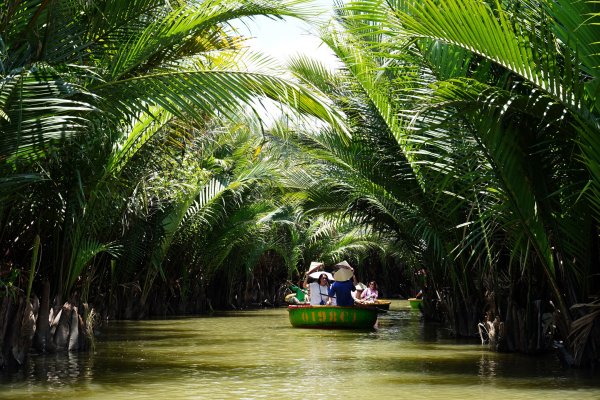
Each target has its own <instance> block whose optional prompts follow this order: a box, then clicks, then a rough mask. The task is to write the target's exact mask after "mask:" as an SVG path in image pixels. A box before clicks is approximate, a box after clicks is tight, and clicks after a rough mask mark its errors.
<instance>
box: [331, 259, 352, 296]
mask: <svg viewBox="0 0 600 400" xmlns="http://www.w3.org/2000/svg"><path fill="white" fill-rule="evenodd" d="M335 266H336V267H338V270H337V271H335V274H333V279H334V282H333V284H332V285H331V287H330V288H329V302H328V304H331V301H332V300H331V299H332V298H333V297H335V299H336V301H337V305H338V306H353V305H354V297H353V296H352V292H354V291H355V290H356V288H355V284H356V282H355V280H356V278H355V277H354V268H352V267H351V266H350V264H348V262H347V261H342V262H340V263H337V264H336V265H335Z"/></svg>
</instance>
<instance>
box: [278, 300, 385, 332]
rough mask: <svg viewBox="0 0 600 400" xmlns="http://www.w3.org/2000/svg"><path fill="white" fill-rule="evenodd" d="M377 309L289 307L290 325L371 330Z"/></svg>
mask: <svg viewBox="0 0 600 400" xmlns="http://www.w3.org/2000/svg"><path fill="white" fill-rule="evenodd" d="M377 313H378V310H377V308H372V307H362V306H358V305H356V306H352V307H338V306H311V305H308V304H307V305H290V306H288V314H289V317H290V323H291V324H292V326H294V327H297V328H320V329H373V326H374V325H375V322H377Z"/></svg>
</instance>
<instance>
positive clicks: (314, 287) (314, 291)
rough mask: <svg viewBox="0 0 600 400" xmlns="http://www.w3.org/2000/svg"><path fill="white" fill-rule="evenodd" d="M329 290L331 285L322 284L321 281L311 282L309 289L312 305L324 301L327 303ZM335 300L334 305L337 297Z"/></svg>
mask: <svg viewBox="0 0 600 400" xmlns="http://www.w3.org/2000/svg"><path fill="white" fill-rule="evenodd" d="M328 290H329V285H325V286H321V285H319V282H311V283H310V284H309V285H308V291H309V292H310V305H311V306H318V305H320V304H321V301H323V304H326V303H327V299H329V297H328V296H327V291H328ZM332 300H333V303H332V304H333V305H335V298H334V299H332Z"/></svg>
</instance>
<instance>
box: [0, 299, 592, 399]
mask: <svg viewBox="0 0 600 400" xmlns="http://www.w3.org/2000/svg"><path fill="white" fill-rule="evenodd" d="M361 397H371V398H377V399H378V400H381V399H403V400H410V399H420V400H425V399H427V400H429V399H444V400H447V399H485V400H493V399H503V400H507V399H544V400H553V399H556V400H563V399H577V400H584V399H600V376H599V374H598V372H590V371H578V370H569V369H563V368H562V367H561V365H560V364H559V362H558V360H557V358H556V357H555V356H553V355H549V356H544V357H527V356H523V355H515V354H499V353H493V352H490V351H488V350H487V349H486V348H485V347H482V346H481V344H480V343H479V342H478V340H470V341H464V340H463V341H456V340H454V339H451V338H449V337H448V335H447V332H446V330H445V329H443V328H442V327H437V326H433V325H429V324H428V325H425V324H423V322H422V321H421V319H420V314H419V312H418V311H412V310H410V309H409V307H408V303H407V302H406V301H394V302H393V303H392V306H391V308H390V311H389V312H388V313H386V314H381V317H380V319H379V329H378V330H374V331H370V332H353V331H334V330H312V329H298V328H292V326H291V325H290V323H289V320H288V316H287V310H286V309H285V308H279V309H267V310H256V311H242V312H227V313H222V314H218V315H216V316H212V317H188V318H177V319H169V320H152V321H118V322H111V323H109V324H108V325H107V326H103V327H102V328H101V329H100V332H99V335H98V337H97V343H96V348H95V350H94V351H92V352H89V353H85V354H79V353H78V354H62V355H52V356H32V357H31V358H30V360H29V363H28V364H27V366H26V367H25V368H22V369H21V370H20V371H18V372H16V373H10V374H7V373H3V374H0V399H39V400H41V399H110V400H119V399H128V400H133V399H170V400H174V399H295V398H300V399H332V398H334V399H350V398H361Z"/></svg>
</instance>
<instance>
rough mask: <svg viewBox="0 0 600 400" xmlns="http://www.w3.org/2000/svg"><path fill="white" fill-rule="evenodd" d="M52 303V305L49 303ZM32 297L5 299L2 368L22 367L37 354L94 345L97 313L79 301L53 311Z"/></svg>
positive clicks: (0, 313)
mask: <svg viewBox="0 0 600 400" xmlns="http://www.w3.org/2000/svg"><path fill="white" fill-rule="evenodd" d="M46 304H48V303H46ZM46 304H44V301H42V305H43V307H40V303H39V300H38V299H37V297H36V296H32V299H31V301H30V302H26V301H25V297H24V296H19V297H18V298H16V299H15V298H12V297H4V298H3V299H2V305H1V307H0V350H1V351H0V368H4V367H8V366H11V365H21V364H23V363H24V362H25V361H26V360H27V356H28V354H29V353H30V352H31V351H32V350H33V351H38V352H41V353H54V352H61V351H81V350H87V349H89V348H90V347H91V346H92V345H93V325H94V312H93V310H89V309H88V306H87V304H85V303H83V304H78V303H76V302H75V301H72V302H66V303H64V304H63V305H62V306H60V307H59V306H54V307H52V308H49V310H44V307H46Z"/></svg>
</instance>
